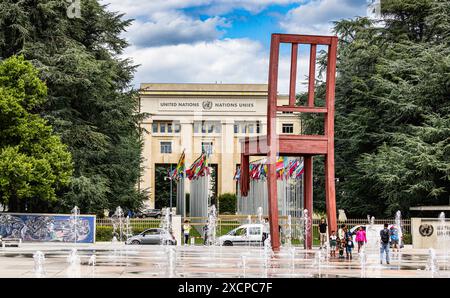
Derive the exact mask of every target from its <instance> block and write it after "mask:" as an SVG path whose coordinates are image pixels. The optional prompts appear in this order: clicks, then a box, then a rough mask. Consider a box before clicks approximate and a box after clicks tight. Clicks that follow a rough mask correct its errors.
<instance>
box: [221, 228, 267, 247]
mask: <svg viewBox="0 0 450 298" xmlns="http://www.w3.org/2000/svg"><path fill="white" fill-rule="evenodd" d="M262 239H263V225H262V224H246V225H242V226H239V227H237V228H236V229H234V230H231V231H230V232H228V233H227V234H225V235H223V236H220V237H219V238H218V240H217V241H218V242H219V244H220V245H224V246H233V245H262V244H263V242H262Z"/></svg>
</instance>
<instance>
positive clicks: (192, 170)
mask: <svg viewBox="0 0 450 298" xmlns="http://www.w3.org/2000/svg"><path fill="white" fill-rule="evenodd" d="M209 174H210V170H209V166H208V159H207V155H206V153H202V154H201V155H200V157H199V158H197V159H196V160H195V161H194V162H193V163H192V165H191V166H190V167H189V169H186V154H185V153H184V151H183V153H182V154H181V156H180V159H179V160H178V163H177V166H176V167H175V169H173V170H172V172H170V171H169V174H168V177H169V178H170V179H172V180H177V181H178V180H179V179H180V178H184V177H186V178H188V179H189V180H192V179H197V178H199V177H203V176H205V175H209Z"/></svg>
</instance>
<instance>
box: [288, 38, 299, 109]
mask: <svg viewBox="0 0 450 298" xmlns="http://www.w3.org/2000/svg"><path fill="white" fill-rule="evenodd" d="M297 54H298V44H296V43H293V44H292V49H291V77H290V86H289V105H290V106H294V105H295V84H296V82H297Z"/></svg>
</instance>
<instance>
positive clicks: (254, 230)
mask: <svg viewBox="0 0 450 298" xmlns="http://www.w3.org/2000/svg"><path fill="white" fill-rule="evenodd" d="M248 233H249V234H250V235H261V228H260V227H250V228H249V230H248Z"/></svg>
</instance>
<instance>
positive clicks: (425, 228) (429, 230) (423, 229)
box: [419, 224, 434, 237]
mask: <svg viewBox="0 0 450 298" xmlns="http://www.w3.org/2000/svg"><path fill="white" fill-rule="evenodd" d="M433 232H434V228H433V226H432V225H429V224H423V225H420V226H419V233H420V235H422V236H423V237H430V236H431V235H433Z"/></svg>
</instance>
